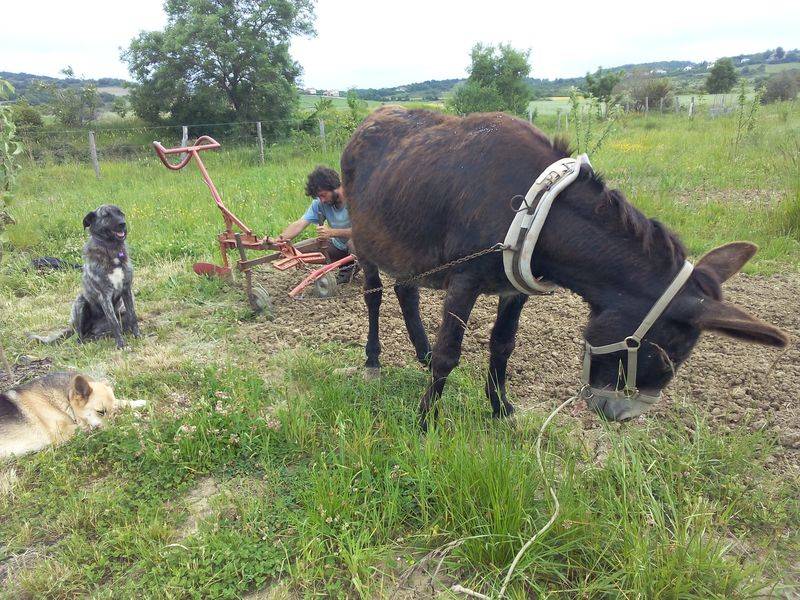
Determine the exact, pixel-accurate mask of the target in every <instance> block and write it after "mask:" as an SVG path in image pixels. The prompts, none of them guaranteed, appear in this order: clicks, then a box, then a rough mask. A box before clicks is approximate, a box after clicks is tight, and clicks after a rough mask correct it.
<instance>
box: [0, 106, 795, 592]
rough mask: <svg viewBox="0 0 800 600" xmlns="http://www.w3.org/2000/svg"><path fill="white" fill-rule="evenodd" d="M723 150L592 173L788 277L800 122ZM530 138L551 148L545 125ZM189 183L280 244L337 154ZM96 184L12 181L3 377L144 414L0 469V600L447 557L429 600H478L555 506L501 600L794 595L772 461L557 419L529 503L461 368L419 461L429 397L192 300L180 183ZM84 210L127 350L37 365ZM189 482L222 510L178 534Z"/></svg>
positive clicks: (244, 316)
mask: <svg viewBox="0 0 800 600" xmlns="http://www.w3.org/2000/svg"><path fill="white" fill-rule="evenodd" d="M735 123H736V121H735V118H733V117H730V118H728V117H720V118H716V119H706V118H704V117H702V116H701V117H698V118H697V119H695V120H692V121H690V120H688V119H686V118H680V117H675V116H674V115H669V116H667V115H665V116H663V117H660V116H655V115H652V116H649V117H626V118H624V119H622V120H620V122H619V123H617V124H616V126H615V127H616V129H615V131H614V132H613V133H612V135H611V136H610V137H609V139H608V140H607V142H606V143H605V145H604V146H603V147H602V148H601V149H600V151H599V152H597V153H596V154H595V155H594V156H592V162H593V164H594V165H595V167H596V168H598V169H599V170H600V171H602V172H604V173H605V176H606V178H607V180H608V181H609V183H610V184H611V185H613V186H615V187H619V188H621V189H623V190H624V191H625V192H626V193H627V194H628V196H629V198H630V199H631V200H632V201H633V202H634V203H635V204H636V205H637V206H639V207H640V208H642V209H643V210H644V211H645V212H646V213H647V214H648V215H651V216H656V217H658V218H660V219H662V220H663V221H665V222H666V223H667V224H669V225H670V226H671V227H673V228H675V229H676V230H677V231H679V232H680V234H681V235H682V237H683V239H684V240H685V242H686V243H687V245H688V247H689V248H690V251H691V252H692V254H694V255H695V256H697V255H699V254H701V253H702V252H705V251H706V250H708V249H709V248H711V247H713V246H715V245H717V244H719V243H722V242H724V241H730V240H733V239H742V238H745V239H751V240H753V241H755V242H757V243H758V244H759V245H760V246H761V251H760V252H759V254H758V255H757V257H756V258H755V259H754V260H753V261H752V264H751V265H750V266H748V268H749V269H750V270H751V271H753V272H760V273H770V272H773V271H786V270H796V269H797V267H798V264H800V237H799V235H798V231H799V230H800V228H799V227H798V225H800V222H799V221H798V215H799V214H800V212H799V211H798V202H800V195H799V194H798V191H799V190H800V187H798V183H797V179H796V177H792V176H790V175H788V174H791V173H793V172H796V170H795V171H792V168H793V167H792V164H793V163H792V161H793V160H796V156H795V155H794V154H793V152H792V151H791V148H794V147H795V146H794V144H795V143H796V140H797V139H798V137H799V136H800V115H798V114H797V111H796V109H795V110H790V111H788V112H787V114H786V118H785V119H784V118H783V117H782V113H781V111H780V109H779V108H774V107H769V108H766V109H763V110H762V112H761V113H760V114H759V116H758V121H757V127H756V130H755V131H754V132H753V133H752V134H749V135H748V136H746V137H745V140H744V142H743V143H742V144H741V145H740V148H739V151H738V153H737V154H736V155H732V153H731V146H732V144H731V142H732V140H733V139H734V137H735V127H736V124H735ZM541 126H542V127H544V129H545V130H547V131H548V132H550V133H553V130H554V127H555V119H553V118H549V119H548V118H547V117H543V118H542V122H541ZM781 148H783V150H781ZM206 156H207V165H208V168H209V170H210V172H211V173H212V176H213V177H214V180H215V182H216V183H217V185H218V187H219V189H220V190H221V192H222V194H223V197H224V200H225V202H226V203H227V204H228V205H229V207H230V208H232V209H233V210H234V212H236V213H237V214H239V215H240V216H242V217H243V218H244V220H245V221H246V222H248V223H251V224H252V225H253V226H254V227H255V228H256V229H257V230H258V232H259V233H267V232H269V233H272V234H275V233H277V232H278V231H279V230H280V228H281V227H282V226H283V225H284V224H285V223H287V222H288V221H290V220H292V219H295V218H296V217H297V216H298V215H299V214H301V212H302V211H303V209H304V208H305V206H306V203H307V198H304V197H303V194H302V189H303V184H304V179H305V175H306V174H307V173H308V171H310V170H311V169H312V168H313V167H314V166H315V165H316V164H320V163H321V164H328V165H332V166H335V165H336V163H337V162H338V153H337V151H336V149H331V151H330V152H329V153H327V154H323V153H320V152H319V151H318V149H315V147H314V146H310V145H303V144H301V143H298V144H296V145H279V146H274V147H271V148H269V149H268V155H267V161H266V164H265V165H264V166H261V165H259V164H258V161H257V155H256V153H255V149H246V148H239V149H236V150H233V151H225V152H223V153H217V154H213V153H208V154H207V155H206ZM102 173H103V176H102V178H101V179H100V180H96V179H95V178H94V175H93V173H92V171H91V168H90V167H89V166H87V165H82V164H64V165H47V166H39V167H36V168H28V169H26V170H24V171H23V173H22V178H21V186H20V188H19V193H18V197H17V202H16V204H15V206H14V211H15V213H16V215H17V219H18V221H19V224H18V225H16V226H14V227H12V228H11V229H10V231H9V239H10V244H11V246H10V251H9V252H8V253H7V254H6V257H5V260H4V263H3V265H2V267H0V313H1V314H2V315H3V319H2V322H0V339H2V341H3V344H4V346H5V347H6V350H7V352H8V353H9V354H10V356H11V357H12V358H14V357H16V356H18V355H21V354H39V355H46V356H48V357H50V358H51V359H52V360H53V362H54V364H55V365H57V366H59V367H65V366H71V367H74V368H78V369H81V370H86V371H90V372H94V373H99V374H102V375H105V376H108V377H110V378H112V379H113V381H114V383H115V388H116V391H117V394H118V395H119V396H120V397H123V398H130V399H135V398H144V399H147V400H148V401H149V405H148V408H147V410H146V411H145V413H144V415H143V417H142V418H136V417H135V416H133V415H131V414H124V415H122V416H120V417H119V418H118V419H116V420H115V421H114V422H113V424H112V425H111V426H110V427H108V428H107V429H104V430H102V431H96V432H93V433H92V434H81V435H79V436H78V437H76V438H75V439H74V440H72V441H71V442H70V443H69V444H66V445H64V446H62V447H59V448H55V449H50V450H46V451H44V452H41V453H39V454H37V455H35V456H30V457H26V458H24V459H20V460H15V461H11V462H9V463H7V464H3V465H0V481H9V475H8V473H9V472H11V471H13V473H14V474H15V475H16V480H15V481H13V482H12V483H11V484H10V485H8V486H6V487H4V485H5V484H0V490H3V489H6V491H0V540H2V542H0V565H9V564H14V565H23V566H20V567H19V568H18V569H16V570H15V571H14V573H13V575H12V576H11V577H10V579H9V580H7V581H6V582H5V583H4V586H5V587H4V589H3V591H2V592H0V597H7V598H20V597H22V598H26V597H27V598H38V597H53V598H68V597H69V598H71V597H75V596H84V595H90V596H93V597H97V598H130V597H153V598H155V597H158V598H162V597H170V598H183V597H196V598H206V597H239V596H241V595H243V594H245V593H247V592H250V591H256V590H264V589H266V590H269V591H270V593H274V595H275V596H276V597H277V596H281V595H283V596H286V595H290V596H301V597H306V596H309V597H310V596H333V597H345V596H347V597H369V598H372V597H381V596H383V597H389V596H391V594H392V592H393V591H394V590H395V587H396V586H397V582H398V580H399V578H400V576H401V575H402V574H403V573H404V572H405V571H406V570H407V569H408V568H409V567H410V566H411V565H412V564H415V563H416V562H417V561H419V560H420V559H421V558H422V557H423V556H425V555H426V554H427V553H429V552H430V551H432V550H434V549H436V548H438V547H441V546H442V545H444V544H447V543H449V542H453V541H456V540H460V539H464V538H470V539H468V540H466V541H464V543H463V544H461V545H459V546H458V547H457V548H455V549H454V550H453V551H452V552H450V553H449V554H448V555H447V557H446V559H445V562H444V566H443V571H442V575H443V577H442V582H440V584H437V585H439V586H446V585H449V584H451V583H454V582H459V583H461V584H462V585H465V586H467V587H472V588H475V589H479V590H481V591H482V592H484V593H488V594H492V593H494V594H496V593H497V592H498V591H499V589H500V585H501V583H502V579H503V577H504V575H505V572H506V570H507V568H508V566H509V564H510V562H511V560H512V559H513V557H514V554H515V553H516V551H517V550H518V549H519V548H520V547H521V545H522V544H523V543H524V542H525V541H526V540H527V539H529V538H530V536H531V535H532V534H533V533H534V532H535V531H537V530H538V529H539V528H540V527H541V526H542V525H543V524H544V523H545V522H546V521H547V520H548V518H549V517H550V514H551V511H552V505H551V502H550V499H549V495H548V492H547V484H548V483H549V482H552V483H553V484H554V485H555V488H556V491H557V493H558V496H559V499H560V502H561V505H562V512H561V515H560V517H559V518H558V520H557V521H556V524H555V525H554V527H553V528H552V529H551V530H550V531H549V532H548V533H547V534H546V535H545V536H544V537H542V538H541V540H539V541H537V543H535V544H534V545H533V547H531V548H530V549H529V551H528V552H527V553H526V554H525V556H524V558H523V560H522V561H521V562H520V564H519V566H518V567H517V569H516V571H515V575H514V577H513V580H512V585H511V588H510V597H513V598H525V597H568V598H572V597H579V596H585V597H592V598H596V597H642V598H651V597H676V598H678V597H680V598H745V597H752V596H755V595H758V594H759V593H764V592H765V591H769V590H770V589H772V586H773V585H776V584H777V582H784V583H785V582H788V580H789V579H790V577H791V575H789V574H788V573H790V569H791V561H792V560H794V557H796V556H797V553H798V552H799V551H800V540H798V538H797V535H796V532H797V531H798V527H800V517H799V516H798V515H800V506H798V500H797V499H798V498H799V497H800V483H799V482H798V480H797V478H796V477H794V476H791V475H790V474H786V475H778V474H776V473H774V472H773V471H771V470H770V469H768V468H765V461H766V460H767V459H768V458H769V457H770V456H771V455H772V454H773V453H774V451H775V449H774V447H773V445H772V444H773V442H772V440H771V439H770V438H769V437H768V436H767V435H766V434H763V433H755V434H754V433H746V432H743V431H733V432H729V433H722V432H719V431H714V430H711V429H710V428H709V426H708V425H706V424H705V423H704V422H703V419H702V418H701V417H700V416H698V415H697V414H694V413H693V412H689V411H688V409H686V408H682V406H683V404H679V405H678V407H677V408H676V414H675V415H674V419H664V420H652V421H650V422H649V423H648V424H647V425H645V426H638V425H636V426H631V425H629V426H623V427H617V426H604V427H602V428H601V429H600V430H597V431H595V432H580V431H578V430H576V429H575V425H571V424H570V423H571V422H570V421H569V420H567V419H561V418H559V419H556V421H555V422H554V423H553V424H552V428H551V429H550V430H549V431H548V434H547V436H546V437H545V440H544V442H545V443H544V448H545V450H546V452H545V467H546V473H547V480H543V479H542V477H541V475H540V472H539V468H538V465H537V463H536V459H535V451H534V444H535V441H536V436H537V433H538V431H539V427H540V426H541V423H542V421H543V419H544V418H545V416H546V415H545V414H544V413H541V412H538V411H536V412H530V413H525V414H523V415H520V416H519V417H518V419H517V420H516V421H515V422H513V423H497V422H494V421H492V420H491V419H489V418H488V406H487V402H486V401H485V399H484V398H483V392H482V388H483V384H482V381H481V376H480V371H481V370H482V367H483V366H482V365H471V364H465V365H463V366H462V367H460V368H458V369H457V370H456V371H455V372H454V373H453V375H452V376H451V380H450V384H449V386H448V388H447V391H446V393H445V397H444V398H443V404H442V406H443V408H442V411H443V415H442V419H441V421H440V422H441V427H440V428H439V429H437V430H435V431H433V432H432V433H431V434H429V435H428V436H421V435H420V434H419V432H418V430H417V428H416V425H415V411H416V402H417V400H418V398H419V394H420V392H421V390H422V389H423V387H424V385H425V383H426V376H425V374H424V373H422V372H421V371H418V370H416V369H413V368H405V369H388V370H386V372H385V375H384V377H383V378H382V379H381V380H379V381H377V382H369V383H367V382H364V381H361V380H360V379H359V378H357V377H356V378H353V377H350V378H346V377H344V376H337V375H335V374H332V372H331V371H332V369H331V365H332V364H340V363H341V364H356V363H358V362H360V360H361V351H360V349H353V348H348V347H344V346H340V345H330V346H322V347H311V348H301V349H300V350H298V351H288V350H284V351H281V352H278V353H276V352H275V350H274V349H272V348H270V347H269V346H267V345H264V344H263V343H262V344H254V343H253V342H252V339H253V338H254V337H255V334H256V333H257V331H258V330H259V328H260V327H261V324H260V321H259V320H258V319H254V318H253V317H252V316H251V315H250V313H249V310H248V309H247V306H246V304H245V303H244V302H243V298H242V295H241V292H240V290H238V289H236V288H232V287H229V286H227V285H224V284H222V283H219V282H217V281H207V280H202V279H198V278H196V277H195V276H194V275H193V274H192V273H191V272H190V270H189V265H190V264H191V263H192V262H194V261H196V260H215V261H216V260H217V259H218V256H217V250H216V249H215V247H214V244H213V236H214V234H215V233H216V232H217V231H218V230H219V229H220V221H221V220H220V218H219V214H218V212H217V210H216V208H215V207H214V205H213V203H212V202H211V199H210V197H209V194H208V191H207V189H206V188H205V186H204V185H203V183H202V181H201V180H200V178H199V177H198V175H197V173H196V171H195V169H194V167H189V169H188V170H187V171H186V172H182V173H173V172H169V171H167V170H166V169H164V168H163V166H161V165H160V164H159V163H157V162H156V161H155V159H154V158H152V157H151V158H149V159H147V160H140V161H135V162H114V161H105V162H104V163H103V164H102ZM101 202H115V203H117V204H120V205H121V206H122V207H123V208H124V210H125V211H126V213H127V215H128V219H129V224H130V230H131V237H130V245H131V251H132V254H133V255H134V256H135V258H136V265H137V275H136V282H137V283H136V292H137V302H138V307H139V312H140V314H141V315H142V317H143V320H142V325H143V332H144V333H145V336H144V337H143V338H142V339H140V340H136V341H134V342H133V343H132V344H131V346H130V348H128V349H127V350H125V351H122V352H120V351H117V350H116V349H115V348H114V344H113V342H111V341H103V342H99V343H94V344H86V345H78V344H76V343H75V342H74V341H72V340H70V341H68V342H66V343H63V344H60V345H57V346H53V347H48V348H41V347H37V346H33V345H31V343H30V342H28V341H27V339H26V338H25V337H24V335H23V332H24V331H29V330H42V329H47V328H50V327H55V326H57V325H61V324H63V322H65V320H66V318H67V315H68V311H69V305H70V302H71V300H72V298H73V297H74V294H75V290H76V289H77V286H78V282H79V277H80V276H79V274H78V273H77V272H72V271H64V272H53V273H48V274H44V275H38V274H34V273H32V272H30V271H28V270H27V264H28V260H29V259H30V258H31V257H32V256H42V255H50V256H59V257H61V258H64V259H67V260H71V261H76V262H77V261H78V260H79V258H80V248H81V245H82V243H83V234H82V232H81V230H80V221H81V218H82V216H83V214H84V213H85V212H88V211H89V210H91V209H93V208H95V207H96V206H97V205H98V204H99V203H101ZM301 309H302V308H301ZM686 400H688V402H686V403H685V405H690V404H691V399H690V398H688V399H686ZM209 480H213V482H214V486H212V487H214V488H215V489H216V493H214V495H213V496H212V497H211V498H209V499H208V501H207V504H208V506H207V507H206V509H205V510H203V511H201V512H199V513H198V511H197V508H196V505H195V504H196V503H195V500H193V498H194V496H195V490H196V489H197V488H198V486H200V487H202V486H203V485H204V482H207V481H209ZM194 521H198V522H197V524H196V527H193V526H191V525H192V523H193V522H194ZM20 556H26V557H27V561H26V560H23V559H22V558H20ZM12 557H14V558H13V559H12ZM433 568H435V564H429V565H428V570H432V569H433ZM424 582H425V580H424V579H423V580H422V583H424ZM418 583H419V580H418Z"/></svg>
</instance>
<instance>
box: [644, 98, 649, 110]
mask: <svg viewBox="0 0 800 600" xmlns="http://www.w3.org/2000/svg"><path fill="white" fill-rule="evenodd" d="M644 112H646V113H648V112H650V96H645V97H644Z"/></svg>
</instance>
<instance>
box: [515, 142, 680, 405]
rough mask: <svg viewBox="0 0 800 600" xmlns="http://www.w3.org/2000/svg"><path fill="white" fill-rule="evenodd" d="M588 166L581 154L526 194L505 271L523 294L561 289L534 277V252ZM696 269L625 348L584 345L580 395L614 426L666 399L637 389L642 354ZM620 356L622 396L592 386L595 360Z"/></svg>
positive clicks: (550, 170)
mask: <svg viewBox="0 0 800 600" xmlns="http://www.w3.org/2000/svg"><path fill="white" fill-rule="evenodd" d="M584 164H585V165H588V166H589V167H591V164H590V163H589V158H588V157H587V156H586V155H585V154H581V155H580V156H578V157H577V158H562V159H561V160H559V161H557V162H554V163H553V164H552V165H550V166H549V167H547V168H546V169H545V170H544V172H543V173H542V174H541V175H539V177H538V178H537V179H536V181H535V182H534V184H533V185H532V186H531V188H530V189H529V190H528V193H527V194H525V199H524V201H523V203H522V205H521V206H520V208H519V209H518V210H517V214H516V216H515V217H514V220H513V221H512V223H511V226H510V227H509V229H508V233H507V234H506V238H505V243H504V250H503V267H504V269H505V273H506V277H508V280H509V281H510V282H511V284H512V285H513V286H514V287H515V288H516V289H517V290H518V291H520V292H522V293H523V294H527V295H532V294H549V293H552V292H553V291H554V290H555V289H556V287H557V286H556V285H555V284H554V283H551V282H548V281H544V280H542V279H541V278H536V277H534V275H533V273H532V272H531V266H532V257H533V251H534V248H535V247H536V242H537V241H538V240H539V234H540V233H541V231H542V227H543V226H544V223H545V220H546V219H547V215H548V213H549V212H550V208H551V206H552V204H553V201H554V200H555V199H556V197H558V194H559V193H560V192H561V191H562V190H563V189H564V188H566V187H567V186H568V185H569V184H571V183H572V182H573V181H575V180H576V179H577V178H578V175H579V173H580V168H581V165H584ZM693 269H694V267H693V265H692V263H690V262H689V261H688V260H687V261H686V262H685V263H684V265H683V267H682V268H681V270H680V271H679V272H678V274H677V275H676V276H675V278H674V279H673V280H672V282H671V283H670V284H669V286H668V287H667V289H666V290H664V293H663V294H661V296H660V297H659V299H658V300H657V301H656V302H655V304H654V305H653V307H652V308H651V309H650V311H649V312H648V313H647V315H646V316H645V318H644V319H643V320H642V322H641V323H640V324H639V327H637V328H636V331H634V332H633V334H631V335H629V336H628V337H626V338H625V339H624V340H622V341H620V342H616V343H613V344H605V345H603V346H592V345H591V344H590V343H589V342H585V347H584V354H583V371H582V373H581V383H582V388H581V392H580V394H581V396H582V397H583V398H584V399H585V400H586V403H587V404H588V405H589V406H590V407H591V408H593V409H594V410H596V411H597V412H600V413H602V414H604V415H605V416H606V417H607V418H609V419H611V420H622V419H628V418H631V417H634V416H637V415H640V414H641V413H643V412H644V411H645V410H647V409H648V408H650V406H652V405H653V404H654V403H655V402H656V401H657V400H658V399H659V398H660V397H661V391H660V390H659V391H658V394H657V395H648V394H642V393H641V392H640V391H639V389H638V388H637V387H636V372H637V366H638V359H639V355H638V352H639V348H640V347H641V343H642V339H643V338H644V336H645V335H646V334H647V332H648V331H649V330H650V328H651V327H652V326H653V324H654V323H655V322H656V320H657V319H658V318H659V317H660V316H661V315H662V314H663V313H664V311H665V310H666V308H667V306H668V305H669V303H670V302H671V301H672V299H673V298H674V297H675V296H676V295H677V294H678V292H679V291H680V290H681V288H682V287H683V285H684V284H685V283H686V281H687V280H688V279H689V277H690V276H691V274H692V270H693ZM621 351H627V353H628V361H627V370H626V371H625V387H624V389H623V390H621V391H618V390H607V389H601V388H594V387H592V386H591V384H590V381H589V376H590V373H591V361H592V356H597V355H603V354H611V353H612V352H621Z"/></svg>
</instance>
